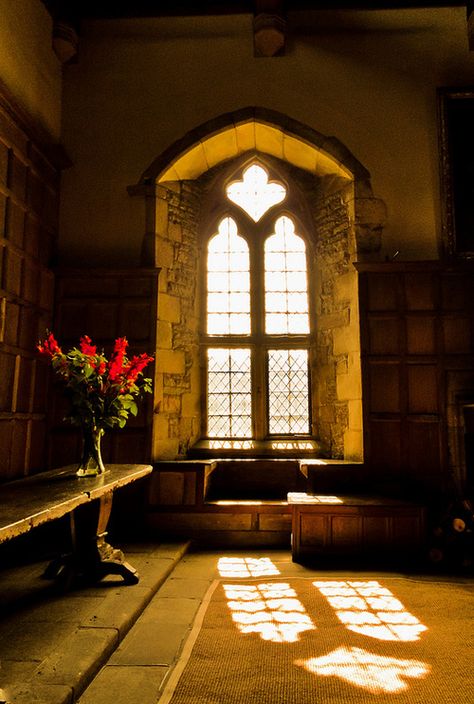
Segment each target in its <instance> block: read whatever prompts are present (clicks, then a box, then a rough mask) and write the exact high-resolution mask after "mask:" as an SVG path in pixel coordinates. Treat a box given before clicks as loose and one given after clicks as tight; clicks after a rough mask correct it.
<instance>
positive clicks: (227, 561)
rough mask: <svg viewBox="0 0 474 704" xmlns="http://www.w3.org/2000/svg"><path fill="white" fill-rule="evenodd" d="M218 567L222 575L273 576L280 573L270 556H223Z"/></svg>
mask: <svg viewBox="0 0 474 704" xmlns="http://www.w3.org/2000/svg"><path fill="white" fill-rule="evenodd" d="M217 569H218V570H219V574H220V575H221V577H272V576H278V575H279V574H280V570H279V569H278V567H277V566H276V565H274V564H273V562H272V561H271V560H270V558H269V557H221V558H219V561H218V563H217Z"/></svg>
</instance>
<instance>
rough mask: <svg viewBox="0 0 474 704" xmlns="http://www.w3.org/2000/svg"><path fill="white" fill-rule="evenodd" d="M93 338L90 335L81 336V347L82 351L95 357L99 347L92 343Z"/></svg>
mask: <svg viewBox="0 0 474 704" xmlns="http://www.w3.org/2000/svg"><path fill="white" fill-rule="evenodd" d="M91 343H92V340H91V338H90V337H89V336H88V335H84V337H81V341H80V347H81V352H82V353H83V354H87V355H89V356H91V357H94V356H95V355H96V354H97V347H96V345H92V344H91Z"/></svg>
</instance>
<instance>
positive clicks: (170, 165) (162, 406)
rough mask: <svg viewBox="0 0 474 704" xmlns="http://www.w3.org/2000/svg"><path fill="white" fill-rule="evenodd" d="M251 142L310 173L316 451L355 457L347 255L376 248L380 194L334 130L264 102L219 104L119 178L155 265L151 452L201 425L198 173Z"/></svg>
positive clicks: (355, 257)
mask: <svg viewBox="0 0 474 704" xmlns="http://www.w3.org/2000/svg"><path fill="white" fill-rule="evenodd" d="M252 153H259V154H262V155H263V156H265V155H266V156H267V157H269V158H270V159H272V158H273V159H275V160H277V161H280V162H282V163H283V164H284V163H286V164H287V167H290V168H291V167H295V168H296V170H300V171H301V172H305V173H306V174H309V175H311V176H312V178H313V179H315V181H316V182H317V183H318V184H319V188H318V189H315V193H314V198H313V202H312V203H310V208H311V209H312V217H313V219H314V223H315V231H316V233H317V241H316V247H315V249H316V257H315V262H314V270H315V276H316V277H317V280H318V291H317V301H316V309H317V318H318V322H317V328H318V332H317V340H316V358H317V366H318V375H317V382H316V390H315V393H316V397H317V398H318V408H319V413H318V418H317V419H316V425H317V427H318V434H319V437H320V439H321V441H322V445H323V446H324V447H325V450H324V452H325V454H326V455H328V456H330V457H333V458H340V459H347V460H357V461H361V460H362V459H363V442H362V437H363V434H362V399H361V395H362V392H361V371H360V341H359V321H358V289H357V273H356V272H355V269H354V267H353V266H352V264H353V263H354V262H356V261H367V260H369V261H370V260H374V259H375V260H377V259H378V257H379V252H380V247H381V234H382V230H383V226H384V223H385V219H386V211H385V204H384V203H383V201H381V200H380V199H378V198H375V197H374V196H373V193H372V188H371V184H370V175H369V173H368V171H367V170H366V169H365V168H364V167H363V166H362V165H361V164H360V163H359V162H358V161H357V160H356V159H355V157H354V156H353V155H352V154H351V153H350V152H349V151H348V150H347V149H346V147H345V146H344V145H343V144H341V143H340V142H339V141H338V140H337V139H336V138H334V137H326V136H324V135H322V134H321V133H319V132H317V131H315V130H312V129H311V128H308V127H307V126H305V125H302V124H301V123H298V122H296V121H294V120H291V119H290V118H288V117H287V116H285V115H282V114H280V113H277V112H275V111H271V110H266V109H262V108H246V109H243V110H240V111H237V112H235V113H228V114H226V115H222V116H220V117H218V118H216V119H215V120H211V121H210V122H208V123H206V124H204V125H202V126H200V127H198V128H196V129H195V130H192V131H191V132H189V133H188V134H187V135H185V137H183V139H181V140H179V141H178V142H175V143H174V144H173V145H172V146H171V147H169V148H168V149H167V150H166V151H165V152H163V153H162V154H161V155H160V156H159V157H158V158H157V159H155V160H154V161H153V162H152V164H151V165H150V166H149V167H148V168H147V169H146V171H145V172H144V173H143V175H142V177H141V179H140V181H139V183H138V184H137V185H136V186H131V187H130V188H129V189H128V190H129V193H130V195H137V196H141V197H144V199H145V211H146V231H145V236H144V244H143V257H142V263H143V264H144V265H148V266H149V265H152V266H156V267H159V268H161V274H160V286H159V293H158V299H159V300H158V325H157V364H156V379H155V424H154V447H153V455H154V458H155V459H171V458H180V457H184V456H186V454H187V453H188V451H189V449H190V447H192V445H193V444H194V443H195V442H196V441H197V440H198V438H199V436H200V425H201V423H200V414H201V407H200V396H201V393H200V374H199V310H198V308H196V303H197V301H198V299H199V281H198V270H197V257H198V255H199V237H198V235H199V232H198V229H199V225H198V223H200V219H201V203H202V177H203V175H204V179H205V178H206V177H205V175H206V174H208V173H209V174H212V173H215V172H217V171H218V169H219V167H221V166H222V165H223V164H224V163H227V162H228V161H229V160H230V159H236V158H237V157H242V156H243V155H247V156H249V155H250V154H252ZM316 190H317V191H318V192H316ZM183 260H186V263H185V262H184V261H183ZM183 267H184V269H183ZM193 267H194V268H193ZM176 278H178V279H181V284H180V283H179V282H178V283H177V281H176ZM193 278H194V281H191V279H193ZM160 360H161V363H160Z"/></svg>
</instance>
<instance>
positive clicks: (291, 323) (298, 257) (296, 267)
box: [265, 216, 309, 335]
mask: <svg viewBox="0 0 474 704" xmlns="http://www.w3.org/2000/svg"><path fill="white" fill-rule="evenodd" d="M307 287H308V283H307V269H306V246H305V243H304V240H303V239H302V238H301V237H299V236H298V235H297V234H295V228H294V224H293V222H292V221H291V220H290V218H288V217H286V216H283V217H281V218H279V219H278V220H277V222H276V226H275V234H274V235H271V236H270V237H268V238H267V240H266V241H265V331H266V333H267V334H269V335H305V334H307V333H309V311H308V288H307Z"/></svg>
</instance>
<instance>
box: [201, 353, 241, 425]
mask: <svg viewBox="0 0 474 704" xmlns="http://www.w3.org/2000/svg"><path fill="white" fill-rule="evenodd" d="M207 359H208V361H207V425H208V427H207V434H208V436H209V437H211V438H216V437H219V438H249V437H251V436H252V420H251V409H252V392H251V374H250V350H249V349H223V348H210V349H208V351H207Z"/></svg>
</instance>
